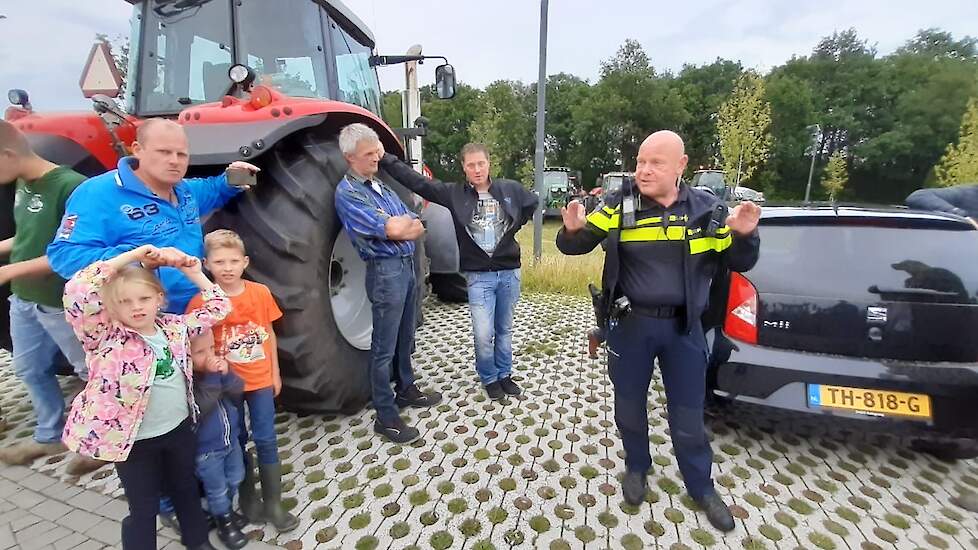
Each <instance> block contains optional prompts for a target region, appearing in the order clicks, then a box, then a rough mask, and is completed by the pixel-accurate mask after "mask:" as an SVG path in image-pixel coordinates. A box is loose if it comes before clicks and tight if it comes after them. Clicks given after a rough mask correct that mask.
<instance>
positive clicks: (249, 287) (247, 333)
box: [187, 281, 282, 391]
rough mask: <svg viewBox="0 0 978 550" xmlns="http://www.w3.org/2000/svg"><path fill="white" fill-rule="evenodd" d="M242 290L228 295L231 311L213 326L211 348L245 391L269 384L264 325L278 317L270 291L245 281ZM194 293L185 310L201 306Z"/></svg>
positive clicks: (269, 345)
mask: <svg viewBox="0 0 978 550" xmlns="http://www.w3.org/2000/svg"><path fill="white" fill-rule="evenodd" d="M244 283H245V289H244V292H242V293H241V294H239V295H237V296H231V297H230V298H231V313H230V314H228V316H227V317H225V318H224V320H223V321H221V323H220V324H218V325H216V326H214V328H213V329H212V330H213V332H214V349H215V350H216V351H217V354H218V355H219V356H222V357H224V359H225V360H227V362H228V364H229V365H231V369H232V370H233V371H234V374H237V375H238V376H239V377H241V379H242V380H244V383H245V388H244V389H245V391H252V390H260V389H262V388H267V387H270V386H271V385H272V353H273V352H274V350H273V349H272V342H271V339H270V335H269V334H268V331H267V330H266V327H268V326H271V324H272V322H273V321H275V320H277V319H279V318H280V317H282V310H280V309H279V308H278V304H276V303H275V298H274V297H272V293H271V292H270V291H269V290H268V287H266V286H265V285H263V284H259V283H254V282H251V281H245V282H244ZM203 303H204V302H203V300H202V299H201V297H200V295H199V294H198V295H197V296H194V299H193V300H190V305H188V306H187V311H190V310H193V309H196V308H199V307H201V306H202V305H203Z"/></svg>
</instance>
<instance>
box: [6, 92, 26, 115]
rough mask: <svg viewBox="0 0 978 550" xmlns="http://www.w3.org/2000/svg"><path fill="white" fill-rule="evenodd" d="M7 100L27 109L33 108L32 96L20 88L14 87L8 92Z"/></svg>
mask: <svg viewBox="0 0 978 550" xmlns="http://www.w3.org/2000/svg"><path fill="white" fill-rule="evenodd" d="M7 100H8V101H10V104H11V105H17V106H19V107H23V108H25V109H28V110H30V108H31V98H30V96H28V95H27V92H26V91H24V90H21V89H19V88H14V89H12V90H10V91H8V92H7Z"/></svg>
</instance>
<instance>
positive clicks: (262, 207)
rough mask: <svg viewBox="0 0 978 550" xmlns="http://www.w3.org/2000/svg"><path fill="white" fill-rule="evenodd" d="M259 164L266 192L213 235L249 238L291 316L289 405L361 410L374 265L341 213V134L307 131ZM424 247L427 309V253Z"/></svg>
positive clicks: (282, 334) (282, 356) (286, 368)
mask: <svg viewBox="0 0 978 550" xmlns="http://www.w3.org/2000/svg"><path fill="white" fill-rule="evenodd" d="M256 164H258V165H259V166H260V167H261V168H262V173H261V174H260V175H259V180H258V181H259V184H258V186H257V187H255V188H254V189H253V190H251V191H250V192H248V193H244V194H242V195H241V196H240V197H239V198H238V199H236V200H234V201H232V202H231V203H229V204H228V206H227V207H226V208H225V209H224V210H222V211H221V212H218V213H216V214H215V215H214V216H212V217H211V218H210V219H209V220H208V221H207V229H208V230H213V229H218V228H228V229H232V230H234V231H236V232H237V233H238V234H240V235H241V237H242V239H243V240H244V242H245V246H246V247H247V249H248V255H249V257H250V259H251V263H250V265H249V267H248V270H247V272H246V275H247V276H248V277H249V278H251V279H253V280H255V281H257V282H260V283H262V284H265V285H267V286H268V287H269V288H270V289H271V291H272V295H273V296H275V298H276V300H277V301H278V304H279V307H280V308H281V309H282V311H283V313H284V316H283V317H282V319H281V320H279V321H278V322H276V323H275V332H276V335H277V337H278V348H279V362H280V367H281V372H282V393H281V394H280V396H279V400H280V402H281V403H282V405H283V406H285V407H286V408H287V409H289V410H294V411H303V412H340V413H345V414H351V413H354V412H356V411H359V410H360V409H362V408H363V407H364V405H365V404H366V403H367V402H368V400H369V399H370V385H369V378H368V372H367V362H368V359H369V353H370V352H369V350H370V334H371V324H372V322H371V311H370V301H369V300H368V299H367V294H366V291H365V288H364V278H365V275H366V264H364V262H363V261H362V260H361V259H360V257H359V256H358V255H357V253H356V250H355V249H354V248H353V246H352V243H351V241H350V239H349V237H348V236H347V235H346V232H345V231H343V229H342V225H341V223H340V220H339V218H338V216H337V215H336V210H335V208H334V206H333V197H334V194H335V191H336V187H337V185H338V184H339V182H340V180H341V179H342V178H343V176H344V174H345V173H346V170H347V163H346V160H345V159H344V158H343V155H342V153H341V152H340V149H339V146H338V144H337V141H336V135H335V132H328V131H326V130H324V129H319V128H314V129H311V130H306V131H303V132H299V133H297V134H295V135H293V136H290V137H288V138H286V139H284V140H282V141H280V142H279V143H278V144H276V145H275V147H274V148H273V149H272V150H271V151H268V152H267V153H265V154H264V155H262V156H261V157H260V158H258V159H257V162H256ZM380 177H381V178H382V179H383V180H384V181H385V182H387V183H388V184H390V185H391V187H392V188H394V189H396V190H397V191H398V193H399V194H401V195H402V197H403V198H406V199H408V200H409V201H411V202H408V201H405V202H407V203H408V204H409V205H412V206H413V203H414V200H413V198H412V195H410V193H409V192H408V191H406V190H405V189H403V188H402V187H401V186H399V185H397V184H396V183H394V182H393V180H392V179H391V178H390V177H389V176H387V175H386V174H385V173H381V174H380ZM419 244H421V246H418V250H417V251H416V252H415V259H416V266H417V269H418V283H417V284H418V288H417V290H418V301H417V303H416V304H415V307H417V308H419V310H420V307H421V302H422V300H423V299H424V289H425V284H424V271H423V270H424V267H423V266H424V265H425V264H424V263H423V262H422V260H423V259H425V254H424V249H423V243H419ZM419 319H420V317H419Z"/></svg>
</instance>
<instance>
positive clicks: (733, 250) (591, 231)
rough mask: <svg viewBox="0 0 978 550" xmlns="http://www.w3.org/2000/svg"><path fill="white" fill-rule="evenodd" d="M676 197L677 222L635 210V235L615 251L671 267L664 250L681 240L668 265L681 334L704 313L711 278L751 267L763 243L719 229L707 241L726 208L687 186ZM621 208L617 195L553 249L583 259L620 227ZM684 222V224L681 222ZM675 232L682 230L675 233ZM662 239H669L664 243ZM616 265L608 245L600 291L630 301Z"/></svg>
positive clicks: (755, 235) (655, 210)
mask: <svg viewBox="0 0 978 550" xmlns="http://www.w3.org/2000/svg"><path fill="white" fill-rule="evenodd" d="M679 193H680V199H679V200H678V201H677V203H676V205H673V206H672V207H670V208H669V209H668V213H669V215H671V216H674V217H676V218H677V219H676V220H674V221H671V222H668V223H667V224H666V225H663V224H662V223H661V221H660V222H655V221H654V220H656V219H657V218H662V217H663V216H662V212H661V210H662V209H661V207H658V208H647V209H644V210H643V209H642V207H641V206H638V211H637V212H636V216H635V217H636V222H637V224H638V225H637V226H636V228H635V229H631V230H629V229H628V228H626V229H625V230H624V231H625V232H629V231H630V233H629V234H628V235H627V237H628V238H627V239H624V237H626V234H625V233H624V232H623V233H621V234H620V235H621V237H622V238H620V239H619V241H620V242H619V243H618V246H619V247H629V250H630V251H634V252H636V253H637V254H640V255H641V256H643V258H644V259H655V258H657V257H661V258H662V260H663V261H666V262H669V261H670V260H669V258H674V256H672V255H669V254H668V253H667V252H666V248H665V246H664V245H666V246H668V245H671V244H672V243H673V242H674V241H675V240H679V239H681V240H682V242H683V254H682V255H681V259H680V260H679V262H678V263H677V262H675V260H672V263H673V265H674V266H675V269H677V270H679V272H680V274H681V276H682V281H683V282H682V285H683V288H684V290H685V292H684V294H685V304H686V306H685V307H686V318H685V328H686V331H687V332H688V331H689V330H690V329H691V328H692V327H693V326H694V324H693V323H694V322H698V319H699V318H700V316H701V315H702V314H703V312H704V311H705V310H706V308H707V305H708V302H709V295H710V284H711V282H712V281H713V278H714V276H715V275H717V274H718V273H725V272H726V270H728V269H729V270H731V271H738V272H739V271H748V270H749V269H751V268H752V267H754V264H756V263H757V257H758V253H759V248H760V243H761V241H760V237H759V236H758V233H757V231H755V232H754V233H753V234H751V235H749V236H746V237H738V236H737V235H735V234H733V233H732V232H731V231H730V229H729V228H728V227H726V226H722V227H720V228H719V230H718V231H717V232H716V235H715V236H713V235H709V234H708V226H709V223H710V219H711V217H712V214H713V211H714V209H715V208H716V207H717V206H720V207H721V208H722V209H723V211H722V217H721V218H720V219H721V220H722V219H725V218H726V214H727V207H726V205H725V204H724V203H723V201H721V200H720V199H718V198H717V197H716V196H715V195H713V194H712V193H710V192H707V191H701V190H699V189H693V188H691V187H689V186H687V185H686V184H682V185H681V186H680V189H679ZM637 202H638V201H637ZM620 206H621V195H615V196H611V197H609V199H608V203H607V204H606V206H605V207H604V208H599V209H597V210H595V211H594V212H592V213H591V214H589V215H588V224H587V226H586V227H585V228H584V229H582V230H580V231H578V232H576V233H573V234H569V233H567V231H566V230H565V229H564V228H561V229H560V231H559V232H558V233H557V248H558V249H559V250H560V251H561V252H563V253H564V254H568V255H578V254H587V253H588V252H590V251H591V250H593V249H594V247H596V246H597V245H598V244H599V243H601V241H603V240H605V238H606V237H608V232H609V229H612V228H616V227H618V224H619V223H620V221H619V220H620V219H621V218H620V216H619V215H618V214H620V211H621V208H620ZM684 216H685V218H686V219H685V220H682V218H683V217H684ZM670 225H671V226H670ZM677 226H678V227H680V228H681V229H675V228H676V227H677ZM660 230H661V231H660ZM670 233H671V235H670ZM666 235H670V236H669V237H668V238H666ZM680 235H682V236H680ZM727 238H729V239H730V241H726V239H727ZM718 249H719V250H718ZM619 261H620V256H619V252H618V250H617V248H616V247H614V246H612V245H611V244H610V239H609V245H608V250H607V253H606V255H605V263H604V270H603V272H602V286H603V287H604V288H605V289H606V290H610V295H611V296H612V297H617V296H621V295H623V294H624V295H626V296H627V295H628V292H627V289H622V287H621V279H620V277H619V272H620V269H619V268H620V265H619V264H618V262H619ZM660 283H661V281H656V280H653V278H649V279H646V280H645V284H648V285H657V284H660ZM623 290H624V291H623ZM636 294H640V293H636ZM628 298H629V301H633V300H634V298H635V297H633V296H628ZM677 299H678V300H682V299H683V298H682V297H678V298H677ZM669 301H671V302H675V301H674V300H669ZM609 302H610V300H609ZM641 305H644V306H657V305H669V304H641Z"/></svg>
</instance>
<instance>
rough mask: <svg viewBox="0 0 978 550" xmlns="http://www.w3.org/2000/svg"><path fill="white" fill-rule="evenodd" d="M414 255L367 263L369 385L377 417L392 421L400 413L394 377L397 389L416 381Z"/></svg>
mask: <svg viewBox="0 0 978 550" xmlns="http://www.w3.org/2000/svg"><path fill="white" fill-rule="evenodd" d="M414 284H415V275H414V258H413V257H411V256H403V257H397V258H375V259H373V260H369V261H368V262H367V283H366V287H367V298H368V299H369V300H370V303H371V311H372V313H373V333H372V334H371V337H370V387H371V393H372V397H373V404H374V410H376V411H377V419H378V420H379V421H380V422H381V423H384V424H388V423H390V422H392V421H393V420H394V419H395V418H397V416H398V414H399V413H400V411H399V409H398V408H397V405H396V404H395V403H394V392H392V391H391V378H392V370H393V379H394V382H395V388H396V390H397V391H398V392H401V391H404V390H405V389H407V388H408V387H409V386H411V385H412V384H414V370H413V369H412V368H411V352H412V351H414V330H415V319H416V318H417V309H416V304H415V300H416V297H415V289H414Z"/></svg>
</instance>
